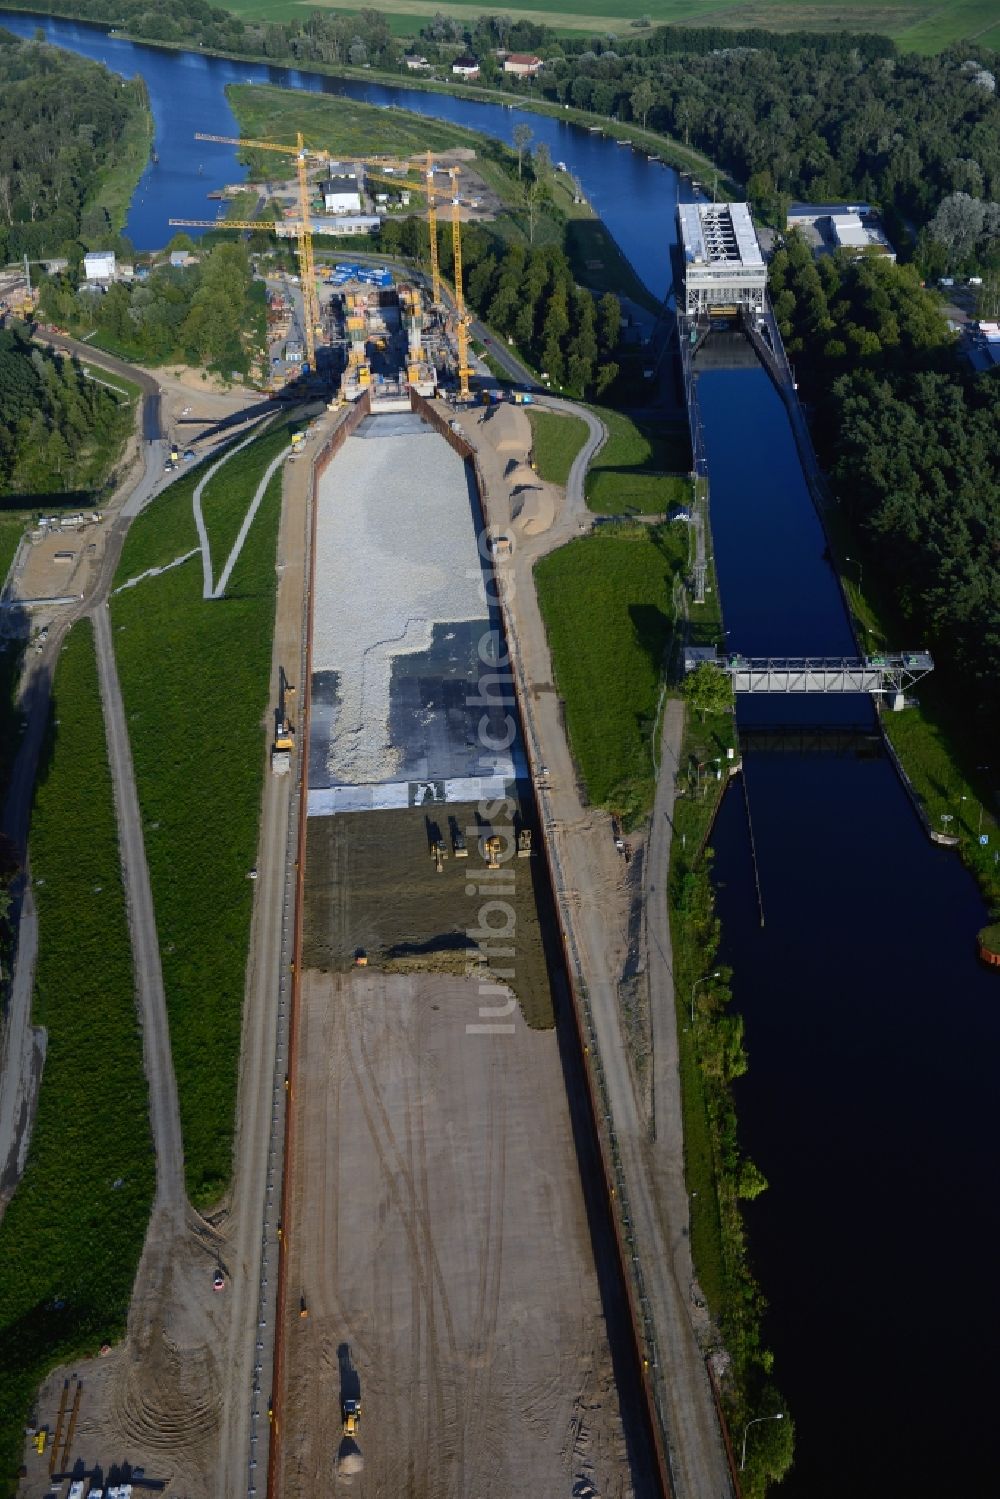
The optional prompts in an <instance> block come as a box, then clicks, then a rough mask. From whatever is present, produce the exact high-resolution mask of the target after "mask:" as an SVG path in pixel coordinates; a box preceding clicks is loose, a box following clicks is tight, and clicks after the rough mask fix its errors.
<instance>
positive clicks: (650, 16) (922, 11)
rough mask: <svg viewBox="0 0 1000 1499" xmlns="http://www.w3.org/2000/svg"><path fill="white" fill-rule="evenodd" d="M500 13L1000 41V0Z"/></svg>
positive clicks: (280, 4) (426, 2) (931, 42)
mask: <svg viewBox="0 0 1000 1499" xmlns="http://www.w3.org/2000/svg"><path fill="white" fill-rule="evenodd" d="M326 5H327V6H329V8H333V9H340V10H347V11H356V10H357V9H358V4H357V0H326ZM391 5H392V9H391V11H388V12H383V13H382V14H383V15H384V19H385V20H386V21H387V22H388V23H389V25H390V26H391V28H392V30H393V31H394V32H395V33H396V34H397V35H398V36H414V35H416V33H417V32H418V31H419V29H420V27H421V26H423V25H425V24H426V23H427V21H428V20H430V18H431V17H432V16H433V15H435V14H437V13H440V14H442V15H447V16H453V17H455V18H457V19H460V20H461V19H463V18H468V19H469V20H471V19H472V18H473V17H474V16H476V15H478V14H480V13H481V12H482V10H483V6H482V5H481V4H480V3H479V0H443V3H441V4H437V3H435V0H391ZM228 8H229V9H230V10H233V11H235V12H236V13H237V14H238V15H240V16H242V17H243V18H244V19H245V20H262V19H266V20H273V21H277V20H288V19H290V18H291V17H292V16H298V15H301V4H300V3H299V0H230V4H229V7H228ZM491 13H492V14H498V15H509V16H512V17H515V18H521V19H524V20H529V21H533V22H535V23H536V24H539V25H544V26H551V27H552V28H553V29H554V30H556V31H560V32H564V33H566V34H568V35H579V36H590V35H603V34H605V33H607V32H619V33H622V34H624V35H627V36H633V37H634V36H641V35H642V34H643V31H644V30H645V29H646V28H644V27H641V26H638V25H637V24H636V23H637V22H638V21H640V20H648V21H649V22H650V23H651V24H652V25H654V26H662V25H666V24H669V25H687V26H703V25H712V26H731V27H733V28H743V27H753V26H760V27H765V28H767V29H769V30H772V31H797V30H803V31H876V32H881V33H884V34H885V35H887V36H891V37H893V38H894V39H895V40H896V41H897V42H898V43H899V45H900V46H901V47H903V48H904V49H908V50H913V51H919V52H938V51H940V50H941V49H942V48H943V47H947V46H950V45H951V44H952V43H953V42H956V41H959V40H962V39H968V40H972V39H978V40H980V41H982V42H983V43H985V44H986V45H987V46H992V47H1000V15H998V14H997V8H996V4H995V0H876V3H875V4H872V5H865V4H864V3H862V0H742V3H740V0H737V3H735V4H733V3H731V0H648V3H645V4H644V3H642V0H566V3H564V0H549V3H546V0H534V3H533V4H532V6H531V7H530V9H522V8H520V7H514V6H509V5H501V6H496V7H494V8H493V10H492V12H491Z"/></svg>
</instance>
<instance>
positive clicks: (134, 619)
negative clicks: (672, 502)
mask: <svg viewBox="0 0 1000 1499" xmlns="http://www.w3.org/2000/svg"><path fill="white" fill-rule="evenodd" d="M283 442H287V426H286V425H285V424H282V427H281V428H278V429H275V430H274V431H273V432H270V433H268V434H267V435H265V436H264V437H262V438H260V439H259V440H258V442H256V443H255V444H254V445H253V446H252V447H251V448H248V449H247V450H246V453H245V454H240V455H239V457H238V458H236V459H234V460H233V463H234V464H237V463H239V464H240V465H241V472H242V474H243V478H244V481H245V482H244V483H243V484H242V485H239V484H230V483H225V484H222V483H218V485H217V486H209V488H210V490H217V492H215V493H213V494H210V497H209V504H208V506H207V507H206V516H207V520H206V524H207V525H208V526H209V527H210V536H211V539H212V541H213V545H214V542H215V539H216V538H220V539H223V545H224V544H225V543H224V538H225V537H231V536H232V535H234V534H235V530H236V529H237V528H238V526H239V523H240V520H241V519H242V516H243V514H244V513H245V511H246V507H247V506H248V504H249V502H250V500H251V498H252V496H253V491H254V488H255V487H256V483H257V482H258V481H259V478H260V476H261V474H262V473H263V471H264V469H265V467H266V466H267V463H268V462H269V461H270V459H271V457H273V456H274V453H275V451H276V450H277V448H278V447H280V446H281V445H282V443H283ZM225 472H226V470H225V469H223V470H221V471H220V479H221V477H222V475H223V474H225ZM195 477H196V476H195V475H190V476H185V478H184V479H183V480H181V481H180V482H179V483H178V484H177V485H175V486H174V487H173V488H172V489H170V490H168V491H167V492H166V493H165V494H164V495H163V496H161V497H160V498H159V499H157V500H155V501H154V502H153V503H152V504H151V505H150V506H149V508H148V509H147V510H145V511H143V513H142V515H141V516H139V518H138V519H137V520H136V521H135V522H134V523H133V525H132V529H131V531H130V532H129V536H128V540H127V542H126V544H125V549H124V552H123V555H122V561H121V564H120V567H119V572H118V581H119V582H120V581H122V580H123V579H124V578H127V577H135V576H136V575H138V574H139V573H141V572H143V571H144V570H145V569H146V568H147V567H149V566H151V565H153V564H155V563H162V562H167V561H170V560H171V558H173V557H176V556H177V555H179V554H181V553H183V552H186V551H189V550H190V549H191V548H192V547H194V546H195V545H196V544H197V538H196V533H195V528H194V521H193V519H192V515H191V503H190V494H191V488H192V487H193V484H194V482H195ZM281 482H282V481H281V470H280V469H279V471H278V472H277V473H276V474H275V475H274V477H273V478H272V480H271V483H270V484H269V486H268V489H267V493H266V495H265V497H264V500H263V503H262V504H261V507H260V510H259V511H258V513H257V518H256V520H255V521H254V524H253V526H252V528H251V530H250V534H249V536H248V538H247V541H246V544H245V546H244V549H243V551H242V553H241V555H240V560H239V562H238V563H237V566H236V568H235V571H234V573H233V577H232V580H231V585H230V591H229V595H228V596H227V597H226V598H225V599H222V600H218V601H211V600H209V601H206V600H203V599H202V597H201V591H202V570H201V565H200V561H199V559H198V558H197V557H195V558H192V559H191V561H190V562H187V563H185V564H184V565H183V566H182V567H178V568H175V569H174V570H173V571H171V572H168V573H164V574H163V575H162V576H161V577H155V578H149V579H146V580H145V581H144V582H142V583H140V584H139V585H138V586H137V587H136V588H134V589H128V590H126V591H125V592H124V593H120V594H118V595H117V596H116V597H115V598H114V599H113V601H112V615H111V617H112V624H113V628H114V640H115V650H116V654H117V657H118V668H119V672H120V675H121V681H122V691H123V693H124V698H125V708H126V713H127V715H128V720H129V732H130V735H131V740H132V753H133V756H134V758H135V770H136V778H137V783H138V790H139V801H140V804H141V807H142V813H143V821H144V826H145V837H146V853H147V856H148V859H149V868H150V876H151V879H152V885H153V898H154V901H155V904H156V918H157V927H158V930H159V938H160V952H161V956H162V961H163V977H164V983H165V986H166V993H167V1008H168V1013H169V1017H170V1036H171V1045H172V1048H173V1057H174V1067H175V1070H176V1073H177V1085H178V1092H179V1096H180V1109H181V1123H182V1126H183V1130H184V1146H185V1155H186V1172H187V1184H188V1190H189V1192H190V1194H191V1197H192V1199H193V1201H195V1202H196V1203H197V1204H198V1205H200V1206H204V1205H206V1204H207V1203H209V1202H212V1201H214V1200H216V1199H217V1198H218V1197H219V1195H220V1194H221V1192H222V1191H223V1190H224V1188H225V1186H226V1184H227V1182H228V1180H229V1176H230V1171H231V1155H232V1135H233V1117H234V1109H235V1100H236V1078H237V1062H238V1056H239V1044H240V1022H241V1013H242V1005H243V994H244V981H245V972H246V961H247V948H248V941H249V929H250V915H251V896H252V891H253V885H252V883H251V882H250V881H249V880H248V879H247V873H248V871H249V869H250V868H251V867H252V866H253V864H254V863H255V862H256V857H257V832H258V823H259V816H260V798H261V786H262V778H263V766H264V744H265V720H266V716H267V708H268V691H269V677H270V665H271V640H272V634H273V623H274V596H275V570H274V569H275V552H276V543H277V528H278V521H279V518H280V496H281ZM152 661H155V662H156V669H155V671H151V670H150V662H152Z"/></svg>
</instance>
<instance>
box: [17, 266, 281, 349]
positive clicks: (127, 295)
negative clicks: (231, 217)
mask: <svg viewBox="0 0 1000 1499" xmlns="http://www.w3.org/2000/svg"><path fill="white" fill-rule="evenodd" d="M40 308H41V312H42V313H43V315H44V316H46V317H47V318H48V319H49V321H51V322H53V323H55V324H56V325H57V326H59V327H64V328H68V329H69V331H70V332H71V333H89V332H91V331H92V330H93V329H95V328H96V330H97V333H98V338H99V341H100V343H101V344H102V345H104V346H106V347H108V348H111V349H113V350H114V351H115V352H116V353H119V354H121V355H122V356H123V357H124V358H126V359H130V360H133V361H136V362H138V363H141V364H166V363H169V362H171V361H172V360H177V361H180V362H183V363H185V364H195V365H204V366H206V367H207V368H209V369H213V370H217V371H218V372H219V373H221V374H224V375H227V376H228V375H229V374H230V373H231V372H233V371H236V372H238V373H239V374H241V375H242V374H246V373H247V371H248V370H249V368H250V365H251V363H252V361H253V359H254V357H255V355H257V354H258V353H259V351H260V349H261V348H262V346H263V343H264V341H265V317H264V312H265V309H264V288H263V286H262V284H261V283H259V282H257V283H255V282H254V280H253V270H252V267H251V264H250V258H249V255H248V253H247V248H246V246H245V245H243V244H229V243H222V244H218V245H216V246H215V247H214V248H213V249H207V250H204V251H203V253H202V254H201V256H200V258H199V260H198V261H197V263H196V264H193V265H187V266H172V265H161V266H157V267H155V268H154V269H153V270H152V272H151V273H150V275H149V277H148V278H147V279H145V280H139V281H133V282H131V283H125V282H118V283H116V284H115V285H113V286H111V287H109V288H108V290H107V291H106V292H104V293H100V292H95V291H92V290H88V289H81V290H78V289H77V287H76V285H75V283H74V282H73V281H72V280H71V279H70V278H69V277H56V278H54V279H52V280H49V281H47V282H45V284H44V285H43V287H42V290H41V300H40Z"/></svg>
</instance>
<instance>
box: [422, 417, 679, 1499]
mask: <svg viewBox="0 0 1000 1499" xmlns="http://www.w3.org/2000/svg"><path fill="white" fill-rule="evenodd" d="M412 404H413V410H414V411H416V412H418V413H419V415H420V416H422V417H423V418H424V420H425V421H427V422H428V423H429V424H430V425H431V426H432V427H433V428H434V429H435V431H437V432H439V433H440V434H441V436H442V437H443V438H444V439H445V441H446V442H447V443H448V444H449V446H450V447H452V448H453V449H454V450H455V452H456V453H458V454H459V455H460V456H461V457H462V458H465V459H467V460H469V461H471V463H472V466H473V472H474V473H475V478H476V487H477V489H478V492H479V504H480V508H481V510H482V513H483V518H484V520H485V522H486V525H487V527H489V526H490V514H489V503H488V499H487V490H486V484H485V481H484V479H483V475H482V471H481V469H480V467H479V461H478V458H477V457H476V450H475V448H474V447H472V445H471V444H470V443H469V442H468V441H467V440H466V438H465V437H464V436H463V435H462V434H461V433H460V432H455V431H453V430H452V428H451V427H450V426H449V424H448V422H447V421H446V420H445V419H444V417H443V416H442V415H441V414H440V412H438V411H437V410H435V408H434V407H433V406H431V404H430V403H429V402H428V401H426V400H424V399H423V397H421V396H417V395H413V396H412ZM487 565H488V566H489V567H490V570H491V574H492V578H493V581H494V597H495V599H496V603H497V607H498V609H499V612H500V627H501V630H502V632H503V635H504V642H505V645H506V647H507V653H508V658H509V660H510V662H511V664H512V666H513V667H514V673H513V680H514V694H515V699H516V702H515V707H516V710H517V714H518V718H519V720H520V728H521V737H522V739H523V741H524V745H525V750H526V753H527V756H528V763H529V766H530V767H531V771H532V795H533V797H534V800H535V804H536V807H537V810H538V813H539V824H540V826H541V828H542V833H543V836H542V839H541V842H542V847H543V849H544V851H545V861H546V867H547V870H548V876H549V884H550V886H551V888H552V891H553V894H554V897H555V899H554V906H555V911H556V919H557V922H558V926H559V941H560V946H561V949H562V958H563V966H564V968H565V971H566V979H567V988H568V990H569V996H570V1008H571V1010H572V1014H573V1025H574V1031H575V1035H576V1041H577V1048H578V1052H577V1060H578V1062H579V1063H580V1068H581V1072H582V1075H583V1077H584V1079H585V1082H586V1092H587V1112H588V1118H589V1124H590V1130H591V1135H592V1138H593V1139H594V1141H595V1143H596V1145H597V1150H598V1156H599V1159H600V1162H601V1181H600V1183H599V1186H600V1190H601V1197H602V1206H603V1208H604V1211H605V1215H606V1218H607V1221H608V1222H609V1223H610V1225H611V1228H612V1232H613V1235H614V1244H615V1254H616V1258H617V1261H618V1275H619V1280H620V1283H621V1288H622V1290H623V1291H624V1293H625V1300H626V1303H627V1305H628V1310H629V1323H630V1326H631V1329H632V1349H633V1354H634V1357H635V1362H636V1368H637V1370H638V1373H639V1380H640V1383H641V1386H642V1390H643V1395H644V1397H645V1400H644V1412H643V1414H644V1417H645V1425H646V1428H647V1433H648V1436H649V1441H650V1447H651V1450H652V1452H653V1455H654V1460H655V1468H656V1477H657V1480H658V1483H659V1488H660V1492H661V1494H662V1496H663V1499H673V1483H672V1480H671V1473H670V1463H669V1457H668V1449H669V1442H668V1439H667V1425H666V1420H665V1412H664V1406H663V1402H662V1400H661V1397H660V1394H659V1391H658V1390H657V1389H656V1378H657V1376H658V1374H659V1373H660V1368H661V1366H660V1363H659V1359H658V1357H657V1353H656V1341H655V1336H654V1334H653V1329H652V1324H651V1321H650V1319H649V1318H648V1317H647V1316H644V1315H643V1313H642V1310H641V1308H642V1304H643V1302H644V1301H645V1290H644V1286H643V1281H642V1271H641V1268H640V1266H639V1263H638V1260H637V1258H636V1248H635V1245H634V1242H632V1241H630V1239H629V1236H628V1228H627V1224H628V1222H629V1213H628V1193H627V1188H626V1184H625V1180H624V1174H623V1172H622V1169H621V1163H620V1160H619V1159H618V1148H617V1143H616V1141H615V1138H614V1133H613V1131H612V1129H611V1127H610V1119H611V1114H610V1107H609V1103H608V1098H607V1093H606V1089H605V1087H604V1080H603V1071H602V1068H601V1061H600V1053H599V1052H598V1049H597V1038H596V1035H595V1033H594V1028H593V1023H592V1020H591V1017H590V1003H589V999H588V996H587V992H586V987H585V985H584V983H583V980H582V977H581V964H580V960H579V954H578V953H577V950H576V943H575V940H574V938H573V934H572V931H571V929H570V926H569V923H568V921H567V919H566V916H565V913H564V909H563V897H564V892H565V883H564V881H563V878H562V869H561V866H560V864H559V856H558V853H557V852H556V849H555V847H554V844H553V841H552V830H551V818H550V815H549V812H548V808H547V807H545V805H544V800H543V798H544V791H543V790H541V789H540V790H539V792H538V793H537V794H536V792H535V787H536V786H537V772H538V769H539V767H540V766H541V765H542V763H543V761H542V758H541V754H540V752H539V748H538V744H537V739H536V734H535V728H534V723H533V721H532V718H531V709H530V698H529V694H528V688H527V683H526V682H525V680H524V674H523V669H522V667H521V664H520V652H519V649H518V648H517V632H516V629H515V627H514V623H513V620H512V618H511V614H510V609H509V606H508V602H507V590H506V586H505V582H504V579H503V576H502V575H501V574H500V573H498V572H497V571H496V570H495V569H493V568H492V565H491V564H490V563H487ZM512 645H513V646H514V647H515V649H513V650H512V649H511V646H512Z"/></svg>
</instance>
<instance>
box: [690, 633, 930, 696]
mask: <svg viewBox="0 0 1000 1499" xmlns="http://www.w3.org/2000/svg"><path fill="white" fill-rule="evenodd" d="M704 662H707V663H708V664H709V665H711V666H717V667H719V668H720V670H722V671H724V672H726V673H727V674H728V675H729V677H730V678H731V679H732V684H733V691H734V692H737V693H749V694H759V693H786V694H787V693H793V694H798V693H814V692H826V693H847V692H862V693H868V694H871V695H872V696H875V697H888V698H890V699H892V702H893V705H894V706H895V707H899V708H901V707H902V706H903V703H904V699H905V694H906V692H907V690H908V689H909V688H911V687H913V686H914V684H915V683H917V682H919V681H920V680H921V678H922V677H926V676H927V675H928V674H929V673H930V672H932V671H933V670H934V661H933V658H932V656H931V654H930V652H929V651H887V652H882V653H878V654H874V655H870V656H740V655H736V654H733V655H729V656H720V655H719V654H718V652H717V651H716V650H715V649H714V648H713V647H698V646H694V647H691V646H689V647H688V648H687V650H686V651H685V652H684V670H685V673H687V672H691V671H694V670H695V669H696V668H697V667H698V666H700V665H702V663H704Z"/></svg>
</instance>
